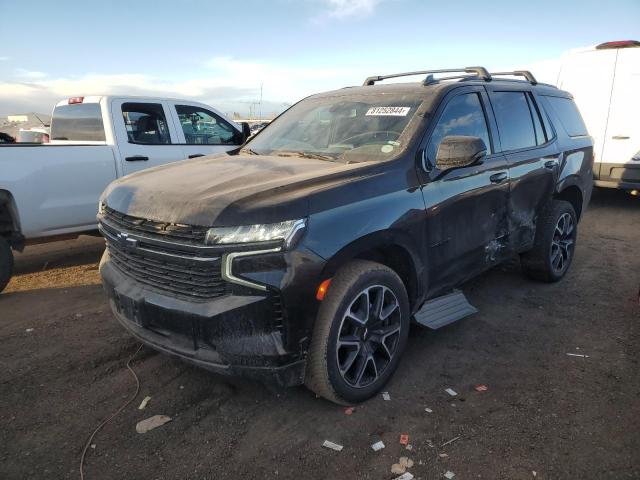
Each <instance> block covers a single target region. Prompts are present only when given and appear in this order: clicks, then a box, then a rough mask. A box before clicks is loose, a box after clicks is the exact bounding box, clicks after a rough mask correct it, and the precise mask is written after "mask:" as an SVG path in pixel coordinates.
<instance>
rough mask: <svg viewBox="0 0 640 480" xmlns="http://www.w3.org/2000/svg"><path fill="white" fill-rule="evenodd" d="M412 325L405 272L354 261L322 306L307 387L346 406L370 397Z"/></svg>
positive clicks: (391, 368)
mask: <svg viewBox="0 0 640 480" xmlns="http://www.w3.org/2000/svg"><path fill="white" fill-rule="evenodd" d="M409 325H410V321H409V300H408V298H407V291H406V289H405V286H404V284H403V283H402V280H400V277H398V275H397V274H396V273H395V272H394V271H393V270H392V269H390V268H388V267H386V266H384V265H381V264H379V263H375V262H370V261H366V260H355V261H353V262H351V263H349V264H348V265H346V266H345V267H343V268H342V269H340V270H339V271H338V273H337V274H336V275H335V277H334V278H333V280H332V282H331V285H330V287H329V290H328V292H327V294H326V296H325V298H324V300H323V303H322V305H321V306H320V310H319V312H318V317H317V319H316V323H315V326H314V331H313V337H312V339H311V346H310V348H309V355H308V358H307V373H306V380H305V384H306V386H307V387H308V388H309V389H310V390H312V391H314V392H315V393H316V394H318V395H320V396H322V397H324V398H326V399H328V400H331V401H333V402H336V403H339V404H344V405H349V404H354V403H358V402H362V401H364V400H366V399H368V398H370V397H371V396H372V395H374V394H375V393H376V392H378V391H379V390H380V389H381V388H382V387H383V386H384V385H385V383H386V382H387V381H388V380H389V378H390V377H391V375H392V374H393V372H394V370H395V369H396V367H397V366H398V362H399V360H400V356H401V355H402V352H403V350H404V348H405V345H406V343H407V337H408V334H409Z"/></svg>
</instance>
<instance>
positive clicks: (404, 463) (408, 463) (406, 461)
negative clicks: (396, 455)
mask: <svg viewBox="0 0 640 480" xmlns="http://www.w3.org/2000/svg"><path fill="white" fill-rule="evenodd" d="M400 465H402V466H403V467H405V468H411V467H413V460H411V459H410V458H409V457H400Z"/></svg>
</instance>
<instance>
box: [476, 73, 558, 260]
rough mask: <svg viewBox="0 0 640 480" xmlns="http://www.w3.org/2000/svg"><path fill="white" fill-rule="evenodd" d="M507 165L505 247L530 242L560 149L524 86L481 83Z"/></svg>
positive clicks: (548, 193)
mask: <svg viewBox="0 0 640 480" xmlns="http://www.w3.org/2000/svg"><path fill="white" fill-rule="evenodd" d="M487 90H489V97H490V99H491V104H492V106H493V111H494V113H495V116H496V122H497V125H498V132H499V137H500V144H501V148H502V151H503V153H504V155H505V156H506V159H507V163H508V166H509V178H510V186H509V203H508V209H507V219H508V232H509V239H508V244H509V249H510V250H514V251H523V250H525V249H527V248H529V247H530V246H531V244H532V243H533V240H534V235H535V225H536V221H537V218H538V215H539V214H540V212H541V211H542V209H543V208H544V207H545V205H546V204H547V202H548V201H549V199H550V198H551V197H552V195H553V190H554V186H555V184H556V179H557V176H558V171H559V165H560V161H561V158H560V154H559V151H558V148H557V146H556V144H555V142H554V134H553V130H552V128H551V126H550V122H549V121H548V119H546V118H545V117H544V114H543V110H541V108H540V107H539V106H538V103H537V102H536V98H535V96H534V94H533V93H532V91H531V89H530V88H527V87H526V86H523V85H521V84H520V83H518V84H516V85H515V86H514V87H513V88H511V89H510V88H508V87H504V86H501V87H487Z"/></svg>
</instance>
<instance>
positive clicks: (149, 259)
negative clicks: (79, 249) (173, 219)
mask: <svg viewBox="0 0 640 480" xmlns="http://www.w3.org/2000/svg"><path fill="white" fill-rule="evenodd" d="M160 225H162V226H163V227H162V228H161V227H159V226H160ZM167 225H169V224H161V223H160V222H150V221H147V220H144V219H139V218H136V217H130V216H127V215H123V214H120V213H118V212H115V211H114V210H110V211H108V212H105V213H104V214H103V215H102V216H101V218H100V230H101V232H102V234H103V235H104V237H105V239H106V241H107V249H108V251H109V256H110V258H111V260H112V262H113V265H114V266H115V267H116V268H117V269H118V270H120V271H122V272H123V273H124V274H126V275H127V276H128V277H130V278H133V279H134V280H136V281H137V282H139V283H142V284H144V285H147V286H149V287H152V288H153V289H157V290H161V291H163V292H170V293H172V294H174V295H176V296H179V297H184V298H188V299H189V300H194V299H195V300H208V299H212V298H217V297H221V296H223V295H226V294H228V293H229V289H228V284H227V282H226V281H225V280H223V278H222V268H221V258H220V257H221V252H219V251H217V252H216V251H211V250H210V249H208V248H207V247H205V246H204V242H201V243H200V246H197V245H194V243H195V242H194V240H193V239H194V238H195V235H194V234H193V232H194V231H195V229H192V228H191V227H186V228H182V227H180V228H179V229H174V230H167V229H166V226H167ZM177 230H179V231H180V234H179V238H180V240H181V241H180V242H178V241H171V240H170V239H171V238H174V239H175V237H176V234H175V232H176V231H177ZM159 231H163V232H169V233H158V232H159ZM189 232H191V233H189ZM158 237H162V239H161V240H159V239H158ZM203 238H204V237H203Z"/></svg>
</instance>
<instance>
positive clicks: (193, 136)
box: [176, 105, 241, 145]
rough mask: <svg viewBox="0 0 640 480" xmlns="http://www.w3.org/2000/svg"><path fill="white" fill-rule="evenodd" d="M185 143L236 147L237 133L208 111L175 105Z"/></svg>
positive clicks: (238, 141) (238, 140)
mask: <svg viewBox="0 0 640 480" xmlns="http://www.w3.org/2000/svg"><path fill="white" fill-rule="evenodd" d="M176 112H177V113H178V118H179V119H180V125H181V126H182V131H183V132H184V138H185V141H186V142H187V143H189V144H196V145H203V144H204V145H237V144H239V143H241V142H240V139H239V135H238V131H237V130H236V129H235V128H233V127H232V126H231V125H230V124H229V122H227V121H225V120H223V119H222V118H220V116H219V115H216V114H215V113H213V112H210V111H209V110H204V109H202V108H198V107H192V106H189V105H176Z"/></svg>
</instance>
